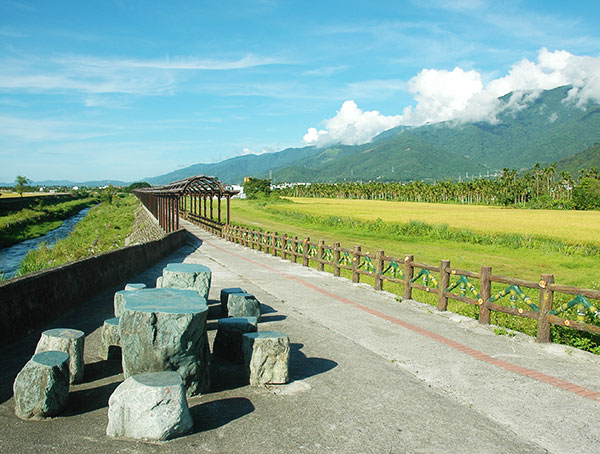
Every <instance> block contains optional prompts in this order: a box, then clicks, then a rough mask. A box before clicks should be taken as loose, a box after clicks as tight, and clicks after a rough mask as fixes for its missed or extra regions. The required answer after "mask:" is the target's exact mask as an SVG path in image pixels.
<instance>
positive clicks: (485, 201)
mask: <svg viewBox="0 0 600 454" xmlns="http://www.w3.org/2000/svg"><path fill="white" fill-rule="evenodd" d="M277 193H278V195H281V196H291V197H322V198H344V199H368V200H394V201H407V202H429V203H457V204H480V205H504V206H511V205H512V206H517V207H526V208H552V209H600V171H599V170H598V169H597V168H595V167H592V168H590V169H586V170H582V171H581V172H580V175H579V178H578V179H575V178H574V177H573V176H572V175H571V174H570V173H569V172H567V171H561V172H558V173H557V170H556V164H555V163H552V164H550V165H549V166H547V167H542V166H541V165H540V164H535V165H534V166H533V168H532V169H531V170H529V171H527V172H522V173H519V172H518V171H516V170H514V169H508V168H505V169H503V170H502V172H501V173H500V174H499V175H497V176H495V177H490V178H487V177H485V178H481V177H480V178H474V179H472V180H470V181H451V180H443V181H436V182H435V183H424V182H423V181H420V180H417V181H412V182H407V183H400V182H389V183H384V182H372V181H371V182H340V183H313V184H310V185H293V186H288V187H284V188H280V189H277Z"/></svg>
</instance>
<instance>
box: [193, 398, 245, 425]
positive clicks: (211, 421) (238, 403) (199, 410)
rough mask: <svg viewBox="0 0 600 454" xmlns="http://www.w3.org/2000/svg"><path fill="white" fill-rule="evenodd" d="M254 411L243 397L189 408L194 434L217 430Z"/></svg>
mask: <svg viewBox="0 0 600 454" xmlns="http://www.w3.org/2000/svg"><path fill="white" fill-rule="evenodd" d="M253 411H254V405H252V402H250V400H248V399H246V398H245V397H232V398H228V399H220V400H214V401H212V402H206V403H201V404H198V405H194V406H193V407H192V408H190V413H191V414H192V418H194V433H198V432H205V431H207V430H213V429H217V428H219V427H221V426H224V425H225V424H228V423H230V422H231V421H235V420H236V419H239V418H241V417H243V416H246V415H247V414H249V413H252V412H253Z"/></svg>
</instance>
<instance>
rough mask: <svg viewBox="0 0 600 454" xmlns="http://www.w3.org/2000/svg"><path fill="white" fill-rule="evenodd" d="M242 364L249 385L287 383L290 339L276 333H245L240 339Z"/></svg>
mask: <svg viewBox="0 0 600 454" xmlns="http://www.w3.org/2000/svg"><path fill="white" fill-rule="evenodd" d="M242 350H243V351H244V363H245V366H246V373H247V375H248V378H249V381H250V384H251V385H253V386H256V385H263V384H267V383H275V384H281V383H287V381H288V379H289V372H288V368H289V363H290V339H289V338H288V337H287V335H285V334H283V333H279V332H277V331H261V332H257V333H247V334H244V335H243V337H242Z"/></svg>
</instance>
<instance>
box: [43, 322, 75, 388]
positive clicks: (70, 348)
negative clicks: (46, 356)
mask: <svg viewBox="0 0 600 454" xmlns="http://www.w3.org/2000/svg"><path fill="white" fill-rule="evenodd" d="M84 341H85V334H84V333H83V331H79V330H78V329H69V328H56V329H50V330H48V331H44V332H43V333H42V337H41V338H40V340H39V342H38V344H37V347H36V348H35V352H36V353H40V352H47V351H50V350H57V351H61V352H65V353H67V354H68V355H69V373H70V376H71V383H79V382H80V381H81V380H83V368H84V362H83V346H84Z"/></svg>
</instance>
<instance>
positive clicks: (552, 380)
mask: <svg viewBox="0 0 600 454" xmlns="http://www.w3.org/2000/svg"><path fill="white" fill-rule="evenodd" d="M190 233H191V232H190ZM202 241H203V242H205V243H206V244H209V245H210V246H211V247H214V248H215V249H218V250H220V251H223V252H226V253H228V254H231V255H233V256H235V257H237V258H239V259H242V260H245V261H246V262H249V263H252V264H253V265H256V266H258V267H261V268H263V269H266V270H268V271H270V272H272V273H275V274H278V275H280V276H283V277H285V278H287V279H290V280H293V281H296V282H298V283H299V284H302V285H303V286H305V287H308V288H310V289H312V290H315V291H316V292H319V293H321V294H323V295H326V296H328V297H330V298H333V299H336V300H338V301H340V302H342V303H344V304H347V305H348V306H352V307H354V308H356V309H359V310H361V311H363V312H366V313H368V314H371V315H373V316H375V317H378V318H382V319H384V320H387V321H389V322H391V323H394V324H395V325H399V326H402V327H403V328H406V329H408V330H410V331H413V332H415V333H418V334H421V335H422V336H425V337H428V338H430V339H432V340H434V341H437V342H439V343H441V344H444V345H446V346H448V347H450V348H453V349H454V350H457V351H460V352H462V353H464V354H465V355H468V356H470V357H472V358H474V359H477V360H479V361H483V362H484V363H488V364H491V365H493V366H497V367H500V368H502V369H504V370H507V371H509V372H514V373H516V374H519V375H523V376H526V377H530V378H533V379H534V380H538V381H541V382H544V383H548V384H549V385H552V386H555V387H557V388H560V389H562V390H564V391H569V392H571V393H573V394H577V395H578V396H581V397H585V398H586V399H591V400H594V401H600V392H597V391H593V390H591V389H589V388H585V387H583V386H579V385H576V384H575V383H571V382H569V381H566V380H562V379H560V378H556V377H553V376H552V375H547V374H544V373H542V372H539V371H536V370H533V369H528V368H526V367H521V366H518V365H516V364H512V363H509V362H508V361H504V360H502V359H498V358H494V357H493V356H490V355H488V354H487V353H484V352H481V351H479V350H475V349H473V348H471V347H468V346H466V345H464V344H461V343H460V342H456V341H454V340H452V339H449V338H447V337H444V336H441V335H439V334H436V333H434V332H432V331H428V330H426V329H424V328H421V327H419V326H417V325H413V324H412V323H408V322H405V321H404V320H401V319H399V318H397V317H393V316H391V315H387V314H384V313H382V312H379V311H377V310H375V309H372V308H370V307H367V306H363V305H362V304H359V303H357V302H355V301H352V300H349V299H347V298H344V297H341V296H339V295H336V294H334V293H331V292H328V291H327V290H325V289H322V288H321V287H318V286H316V285H314V284H311V283H310V282H307V281H305V280H303V279H300V278H299V277H296V276H291V275H289V274H285V273H281V272H280V271H277V270H276V269H274V268H271V267H269V266H267V265H264V264H262V263H259V262H257V261H255V260H252V259H249V258H247V257H244V256H242V255H239V254H236V253H235V252H232V251H228V250H227V249H224V248H221V247H219V246H216V245H215V244H213V243H210V242H207V241H205V240H202Z"/></svg>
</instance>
